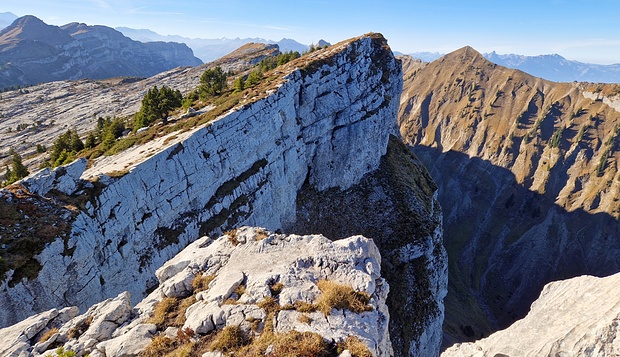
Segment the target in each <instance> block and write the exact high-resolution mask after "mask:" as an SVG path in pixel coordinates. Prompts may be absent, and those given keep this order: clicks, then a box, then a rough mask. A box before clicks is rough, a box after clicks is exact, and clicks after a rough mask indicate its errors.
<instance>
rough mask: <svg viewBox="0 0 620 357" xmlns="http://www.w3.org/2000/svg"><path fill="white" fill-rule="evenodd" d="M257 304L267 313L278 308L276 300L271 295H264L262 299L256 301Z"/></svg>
mask: <svg viewBox="0 0 620 357" xmlns="http://www.w3.org/2000/svg"><path fill="white" fill-rule="evenodd" d="M257 305H258V307H260V308H261V309H264V310H265V311H266V312H267V314H269V313H270V312H276V311H278V310H280V304H279V303H278V300H277V299H276V298H274V297H271V296H265V297H264V298H263V300H261V301H259V302H258V304H257Z"/></svg>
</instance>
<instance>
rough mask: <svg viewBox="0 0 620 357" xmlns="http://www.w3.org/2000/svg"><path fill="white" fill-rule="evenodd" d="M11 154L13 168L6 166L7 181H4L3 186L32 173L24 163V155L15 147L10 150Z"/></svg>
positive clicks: (5, 177) (5, 176)
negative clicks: (16, 150)
mask: <svg viewBox="0 0 620 357" xmlns="http://www.w3.org/2000/svg"><path fill="white" fill-rule="evenodd" d="M9 156H11V168H9V167H8V166H7V167H6V172H5V173H4V179H5V181H4V182H3V183H2V186H7V185H10V184H12V183H14V182H16V181H18V180H21V179H23V178H24V177H26V176H28V175H29V174H30V172H29V171H28V169H27V168H26V166H24V164H23V163H22V157H21V156H19V154H18V153H17V152H15V150H14V149H13V148H11V150H10V151H9Z"/></svg>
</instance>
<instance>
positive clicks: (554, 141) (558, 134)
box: [549, 126, 566, 148]
mask: <svg viewBox="0 0 620 357" xmlns="http://www.w3.org/2000/svg"><path fill="white" fill-rule="evenodd" d="M564 130H566V126H561V127H559V128H558V129H557V130H556V131H555V132H554V133H553V135H551V139H549V147H551V148H557V147H560V141H561V140H562V133H563V132H564Z"/></svg>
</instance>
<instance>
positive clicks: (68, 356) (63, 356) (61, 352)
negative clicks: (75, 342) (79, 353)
mask: <svg viewBox="0 0 620 357" xmlns="http://www.w3.org/2000/svg"><path fill="white" fill-rule="evenodd" d="M53 356H54V357H75V352H74V351H71V350H65V349H64V348H62V347H58V349H57V350H56V354H55V355H53ZM86 356H89V355H86Z"/></svg>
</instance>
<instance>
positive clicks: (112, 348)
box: [0, 227, 393, 357]
mask: <svg viewBox="0 0 620 357" xmlns="http://www.w3.org/2000/svg"><path fill="white" fill-rule="evenodd" d="M380 264H381V256H380V255H379V251H378V249H377V247H376V246H375V244H374V243H373V241H372V240H370V239H367V238H364V237H362V236H355V237H350V238H347V239H343V240H340V241H337V242H331V241H330V240H328V239H327V238H325V237H323V236H320V235H314V236H298V235H284V234H274V233H272V232H268V231H266V230H264V229H262V228H250V227H242V228H240V229H237V230H235V231H232V232H229V233H228V234H226V235H225V236H222V237H220V238H219V239H216V240H212V239H210V238H209V237H203V238H200V239H198V240H197V241H196V242H194V243H192V244H191V245H190V246H188V247H187V248H185V249H184V250H183V251H182V252H181V253H179V254H178V255H177V256H175V257H174V258H172V259H171V260H169V261H168V262H166V263H165V264H164V265H163V266H162V267H161V268H160V269H158V270H157V277H158V280H159V283H160V285H159V287H158V288H157V289H155V291H153V292H152V293H151V294H149V296H148V297H146V298H145V299H144V300H142V301H141V302H140V303H139V304H137V306H136V307H135V308H134V309H133V311H134V313H132V312H131V311H132V306H131V304H130V301H129V294H127V293H121V294H119V295H118V296H117V297H116V298H114V299H108V300H106V301H103V302H100V303H98V304H96V305H94V306H92V307H90V308H89V309H88V310H87V311H85V312H83V313H82V314H81V315H77V308H75V307H74V308H66V309H64V310H60V311H59V310H56V309H53V310H50V311H46V312H43V313H41V314H38V315H35V316H33V317H30V318H29V319H27V320H25V321H23V322H21V323H20V324H17V325H14V326H11V327H8V328H5V329H0V335H2V336H3V341H2V344H1V345H0V354H2V355H3V356H6V355H20V356H24V355H25V356H40V355H43V354H45V353H46V351H54V350H56V348H57V347H59V346H62V347H63V348H64V349H65V350H69V351H75V352H79V353H80V354H81V355H83V354H87V353H88V354H90V355H91V356H107V357H114V356H134V355H137V354H138V353H140V352H145V351H146V350H150V351H151V354H150V355H164V354H165V353H166V352H168V351H170V350H175V349H176V350H178V351H179V352H180V351H186V353H185V354H184V355H186V356H187V355H189V352H190V351H191V352H192V354H191V355H192V356H196V355H197V356H201V355H202V354H203V352H204V351H206V350H207V348H209V347H211V348H216V349H217V350H221V349H222V347H219V348H218V347H217V346H218V344H217V343H214V341H217V339H218V337H217V336H218V334H219V335H220V336H221V335H222V334H223V331H226V330H229V331H230V330H232V329H233V328H235V327H239V328H240V330H241V336H243V337H244V339H245V343H243V344H249V345H250V346H253V347H254V349H253V350H246V352H245V353H243V352H239V353H238V354H237V355H243V356H247V355H252V356H263V355H265V352H264V350H265V349H268V348H269V347H268V346H269V345H271V346H272V347H271V349H272V350H274V349H275V351H273V352H272V353H275V355H279V353H282V352H281V351H284V349H283V348H284V346H281V345H283V344H284V343H285V341H286V340H287V339H289V340H290V339H293V338H294V337H295V336H299V335H295V334H291V333H292V331H297V332H298V333H303V334H305V335H304V336H305V337H308V334H314V335H310V336H318V337H319V339H321V340H322V339H325V340H326V341H331V345H332V346H330V344H328V343H324V346H323V350H322V351H321V352H323V351H325V352H331V350H334V351H333V352H336V351H335V350H336V348H334V347H335V346H333V345H335V344H339V345H340V346H341V349H345V348H346V346H347V345H346V344H345V343H346V341H347V340H348V339H349V340H350V337H351V336H354V337H355V338H357V339H358V341H360V342H361V343H362V344H363V346H365V348H366V350H367V351H368V352H372V355H373V356H377V357H379V356H381V357H383V356H385V357H389V356H393V352H392V348H391V345H390V337H389V334H388V331H387V326H388V322H389V313H388V311H387V306H386V305H385V301H386V297H387V294H388V290H389V286H388V284H387V282H386V281H385V279H383V278H382V277H381V267H380ZM333 267H336V268H335V269H333ZM327 282H329V283H327ZM333 284H338V286H341V287H350V288H351V290H350V292H346V293H345V294H346V295H345V296H344V297H347V298H349V299H350V300H349V303H344V304H343V303H342V302H340V303H339V304H338V306H334V307H332V305H331V303H329V302H328V301H330V300H329V298H325V297H326V296H328V294H330V290H328V289H327V288H326V287H332V286H333V287H336V286H334V285H333ZM341 287H339V288H340V289H341V291H346V290H344V289H342V288H341ZM332 291H333V290H332ZM322 296H323V297H322ZM321 301H324V302H328V303H327V304H325V305H320V304H321ZM323 304H324V303H323ZM164 306H165V307H167V308H168V311H166V312H165V314H162V312H163V311H164V309H163V307H164ZM301 306H304V308H302V307H301ZM321 309H322V310H321ZM298 310H302V311H298ZM311 310H314V311H311ZM175 315H176V316H175ZM44 335H47V338H43V336H44ZM214 337H215V338H214ZM190 338H191V339H192V340H190ZM165 340H167V341H168V342H167V343H163V341H165ZM263 341H268V342H267V343H265V342H263ZM261 344H262V346H260V345H261ZM220 345H221V344H220ZM168 346H169V347H168ZM226 347H228V348H230V349H232V350H233V351H234V350H237V349H239V348H241V347H242V346H234V345H233V346H226ZM300 347H301V350H300V351H305V353H306V355H310V353H311V351H312V350H311V349H312V348H315V346H310V345H309V344H306V345H302V346H300ZM157 348H158V349H159V351H158V352H159V353H157V354H155V353H153V352H154V351H156V349H157ZM246 348H247V347H246ZM289 348H290V347H289ZM278 349H280V350H281V351H278ZM166 350H168V351H166ZM224 351H225V352H231V351H230V350H228V351H227V350H224ZM252 352H254V353H252ZM47 353H48V354H49V352H47ZM289 353H293V351H289ZM329 355H330V356H336V355H337V354H336V353H330V354H329Z"/></svg>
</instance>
